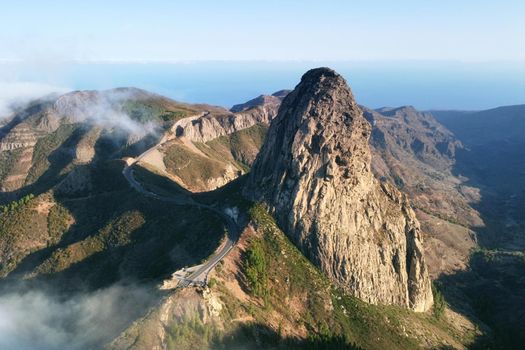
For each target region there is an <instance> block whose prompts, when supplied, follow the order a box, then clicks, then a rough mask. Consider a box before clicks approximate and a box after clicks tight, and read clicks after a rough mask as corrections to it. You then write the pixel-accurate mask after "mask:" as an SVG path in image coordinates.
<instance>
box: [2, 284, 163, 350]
mask: <svg viewBox="0 0 525 350" xmlns="http://www.w3.org/2000/svg"><path fill="white" fill-rule="evenodd" d="M152 300H154V299H153V295H151V294H149V293H148V292H147V291H146V290H145V289H143V288H140V287H136V286H126V287H124V286H113V287H110V288H107V289H103V290H100V291H97V292H93V293H89V294H82V295H79V296H75V297H73V298H69V299H66V300H63V299H62V298H59V297H58V296H55V295H50V294H46V293H44V292H41V291H29V292H18V293H11V294H7V295H2V296H0V349H18V350H37V349H38V350H58V349H71V350H83V349H98V348H102V346H103V345H104V344H105V343H107V342H109V341H111V340H112V339H113V338H114V337H116V336H118V334H119V333H120V332H121V331H122V329H124V328H126V326H127V325H128V324H129V323H130V322H131V321H133V320H134V319H136V318H137V317H140V315H141V313H142V312H144V311H145V310H146V309H147V307H148V305H149V303H150V302H151V301H152Z"/></svg>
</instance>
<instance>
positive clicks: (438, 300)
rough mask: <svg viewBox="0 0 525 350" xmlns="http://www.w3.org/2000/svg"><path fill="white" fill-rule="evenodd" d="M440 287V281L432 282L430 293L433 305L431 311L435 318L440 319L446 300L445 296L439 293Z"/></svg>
mask: <svg viewBox="0 0 525 350" xmlns="http://www.w3.org/2000/svg"><path fill="white" fill-rule="evenodd" d="M440 288H442V285H441V284H440V283H438V282H433V283H432V295H433V296H434V306H433V307H432V313H433V315H434V317H435V318H436V320H440V319H441V318H442V317H443V314H444V313H445V309H446V307H447V302H446V301H445V297H444V296H443V293H441V290H440Z"/></svg>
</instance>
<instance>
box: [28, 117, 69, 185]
mask: <svg viewBox="0 0 525 350" xmlns="http://www.w3.org/2000/svg"><path fill="white" fill-rule="evenodd" d="M77 130H79V128H78V124H62V125H60V127H59V128H58V129H57V130H55V131H54V132H52V133H50V134H48V135H46V136H44V137H42V138H40V139H39V140H38V141H37V143H36V144H35V147H34V150H33V159H32V164H33V165H32V167H31V169H29V173H28V175H27V178H26V184H31V183H33V182H35V181H36V180H38V179H39V178H40V177H41V176H42V175H43V174H44V173H45V172H46V171H47V170H48V169H49V168H50V165H51V163H50V156H51V154H52V153H53V152H54V151H56V150H58V149H60V148H63V147H65V148H67V146H68V145H67V143H66V141H67V140H68V139H69V138H70V137H72V136H73V134H74V133H75V131H77ZM54 159H55V160H56V162H57V164H54V168H55V170H57V171H60V170H61V168H62V167H63V166H65V165H66V163H67V162H68V161H69V160H70V159H71V155H69V154H66V153H64V154H60V155H56V157H54ZM53 180H54V179H53Z"/></svg>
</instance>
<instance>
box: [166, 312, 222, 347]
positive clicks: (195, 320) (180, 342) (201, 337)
mask: <svg viewBox="0 0 525 350" xmlns="http://www.w3.org/2000/svg"><path fill="white" fill-rule="evenodd" d="M166 338H167V349H169V350H172V349H173V350H176V349H195V350H200V349H206V348H207V345H208V344H212V343H215V342H217V341H218V339H219V332H218V330H217V329H216V328H215V327H212V326H210V325H207V324H204V323H203V322H202V320H201V318H200V317H199V315H198V314H197V313H195V315H193V316H188V315H184V317H183V319H182V320H181V321H180V322H179V323H177V324H176V325H173V326H172V327H168V328H167V334H166Z"/></svg>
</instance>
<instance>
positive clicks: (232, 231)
mask: <svg viewBox="0 0 525 350" xmlns="http://www.w3.org/2000/svg"><path fill="white" fill-rule="evenodd" d="M167 140H168V139H163V140H161V141H160V142H159V143H158V144H157V145H155V146H153V147H152V148H150V149H148V150H147V151H145V152H144V153H142V154H141V155H140V156H138V157H137V158H135V159H133V160H131V161H128V162H127V163H126V165H125V167H124V170H122V174H123V175H124V177H125V178H126V180H127V181H128V183H129V184H130V185H131V187H133V188H134V189H135V190H136V191H138V192H140V193H142V194H143V195H145V196H148V197H151V198H154V199H157V200H161V201H165V202H170V203H173V204H176V205H192V206H195V207H198V208H203V209H207V210H210V211H212V212H214V213H215V214H217V216H219V217H220V218H221V219H222V220H223V221H224V223H225V225H226V227H227V230H228V235H227V237H226V241H225V242H224V243H223V244H222V246H221V247H220V248H219V250H218V251H217V252H215V254H213V255H212V256H211V257H210V258H209V259H208V261H206V262H205V263H204V264H202V266H200V267H199V268H198V269H197V270H196V271H194V272H192V273H191V275H189V276H188V277H186V278H185V279H184V280H182V281H180V282H179V284H178V285H177V288H179V287H181V288H184V287H188V286H190V285H196V284H197V285H202V284H205V283H206V281H207V278H208V274H209V272H210V271H211V270H212V269H213V268H214V267H215V266H216V265H217V264H218V263H219V261H221V260H222V259H223V258H224V257H225V256H226V255H228V253H229V252H230V251H231V250H232V248H233V247H234V246H235V242H236V240H237V238H238V237H239V234H240V228H239V226H238V225H237V223H236V222H235V220H234V219H233V218H232V217H230V216H229V215H228V214H226V213H225V212H223V211H221V210H220V209H217V208H214V207H211V206H209V205H206V204H202V203H198V202H196V201H195V200H193V199H192V198H190V197H188V196H185V195H173V196H166V195H159V194H157V193H154V192H151V191H148V190H146V189H145V188H144V187H143V186H142V184H141V183H140V182H138V181H137V180H136V179H135V176H134V172H133V165H134V164H135V163H137V162H138V161H139V160H140V159H141V158H142V157H144V156H145V155H147V154H148V153H149V152H151V151H152V150H153V149H156V148H158V147H160V146H161V145H162V144H163V143H164V142H166V141H167Z"/></svg>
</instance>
